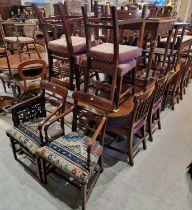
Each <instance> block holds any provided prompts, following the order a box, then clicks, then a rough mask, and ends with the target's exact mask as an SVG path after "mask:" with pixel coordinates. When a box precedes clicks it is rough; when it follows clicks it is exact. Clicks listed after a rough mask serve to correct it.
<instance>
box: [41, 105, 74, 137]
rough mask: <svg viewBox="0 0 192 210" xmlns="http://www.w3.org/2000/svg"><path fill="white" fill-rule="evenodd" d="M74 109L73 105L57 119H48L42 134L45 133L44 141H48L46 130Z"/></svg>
mask: <svg viewBox="0 0 192 210" xmlns="http://www.w3.org/2000/svg"><path fill="white" fill-rule="evenodd" d="M74 108H75V105H72V106H71V107H70V108H68V109H66V110H65V111H64V112H63V113H62V114H60V115H59V116H57V117H54V118H53V119H50V118H49V119H48V120H47V121H46V122H45V124H44V132H45V139H48V133H47V131H48V128H49V126H50V125H52V124H53V123H54V122H56V121H58V120H60V119H62V118H63V117H64V116H66V115H68V114H69V113H70V112H72V111H73V110H74Z"/></svg>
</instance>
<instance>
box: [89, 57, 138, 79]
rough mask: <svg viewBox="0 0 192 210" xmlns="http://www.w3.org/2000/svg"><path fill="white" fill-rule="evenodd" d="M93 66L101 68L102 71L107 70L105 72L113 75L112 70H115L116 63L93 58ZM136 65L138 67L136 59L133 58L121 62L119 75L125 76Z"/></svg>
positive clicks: (118, 70)
mask: <svg viewBox="0 0 192 210" xmlns="http://www.w3.org/2000/svg"><path fill="white" fill-rule="evenodd" d="M91 67H92V69H99V70H100V71H101V72H105V74H109V75H111V74H112V71H114V65H113V64H112V63H106V62H103V61H99V60H92V62H91ZM135 67H136V60H135V59H131V60H129V61H127V62H124V63H120V64H119V65H118V69H117V73H118V75H119V76H123V75H125V74H126V73H128V72H129V71H131V70H132V69H133V68H135Z"/></svg>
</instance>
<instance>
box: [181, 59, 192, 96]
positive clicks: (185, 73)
mask: <svg viewBox="0 0 192 210" xmlns="http://www.w3.org/2000/svg"><path fill="white" fill-rule="evenodd" d="M191 64H192V57H191V56H190V57H189V59H188V60H187V61H186V63H185V67H184V68H183V70H182V75H181V77H182V78H181V83H180V99H181V100H183V94H185V93H186V87H187V85H188V82H189V77H190V67H191Z"/></svg>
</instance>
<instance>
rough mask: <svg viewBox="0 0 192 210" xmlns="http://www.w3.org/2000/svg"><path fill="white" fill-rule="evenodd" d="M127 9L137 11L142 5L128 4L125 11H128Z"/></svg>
mask: <svg viewBox="0 0 192 210" xmlns="http://www.w3.org/2000/svg"><path fill="white" fill-rule="evenodd" d="M126 8H127V10H129V11H130V10H137V9H141V7H140V5H139V4H137V3H129V4H126V5H125V6H124V9H126Z"/></svg>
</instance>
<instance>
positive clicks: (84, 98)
mask: <svg viewBox="0 0 192 210" xmlns="http://www.w3.org/2000/svg"><path fill="white" fill-rule="evenodd" d="M73 99H74V104H73V105H72V106H71V107H70V108H69V109H67V110H66V111H65V112H64V113H63V114H61V115H59V116H58V117H57V118H56V119H57V120H58V119H63V117H64V116H66V115H68V114H70V113H72V115H73V119H72V131H73V132H80V133H81V134H83V135H86V136H89V137H90V139H89V141H88V147H87V162H88V169H87V170H88V171H89V172H90V177H89V181H88V184H80V183H79V182H78V181H77V180H74V179H73V181H71V179H70V174H66V173H63V172H62V175H63V177H64V179H66V180H68V182H69V183H71V184H73V185H74V186H75V187H77V188H79V189H80V191H81V201H82V202H81V203H82V210H85V209H86V202H87V200H88V198H89V196H90V193H91V191H92V189H93V187H94V185H95V183H96V181H97V179H98V177H99V175H100V173H102V171H103V154H101V156H100V158H99V160H98V164H97V165H91V159H90V153H91V151H92V147H93V144H94V143H95V142H96V141H98V142H99V144H100V145H101V146H102V147H103V145H104V133H105V124H106V119H107V116H108V113H109V111H110V107H111V106H112V104H111V102H110V101H108V100H106V99H103V98H100V97H98V96H93V95H90V94H87V93H83V92H78V91H74V92H73ZM56 119H54V120H52V121H51V122H50V123H54V122H55V120H56ZM90 122H92V123H90ZM91 124H94V127H93V126H91ZM46 129H47V128H46V125H45V130H46ZM41 159H42V160H41V162H42V169H43V181H44V183H47V174H48V173H49V171H48V170H47V168H48V167H46V163H47V164H49V165H50V163H49V161H47V160H45V159H43V157H41Z"/></svg>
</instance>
